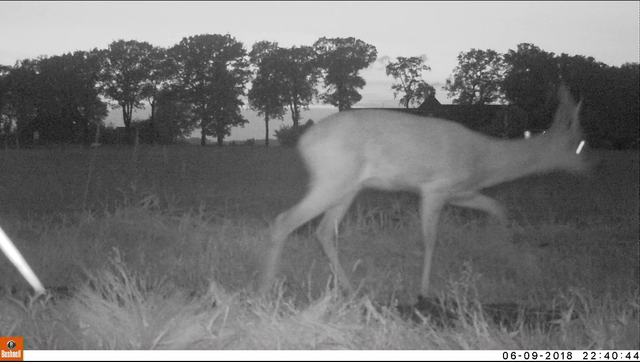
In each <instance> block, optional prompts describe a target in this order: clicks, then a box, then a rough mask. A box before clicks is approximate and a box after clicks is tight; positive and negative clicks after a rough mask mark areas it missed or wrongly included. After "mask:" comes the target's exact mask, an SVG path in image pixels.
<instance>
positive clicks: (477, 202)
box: [447, 192, 508, 226]
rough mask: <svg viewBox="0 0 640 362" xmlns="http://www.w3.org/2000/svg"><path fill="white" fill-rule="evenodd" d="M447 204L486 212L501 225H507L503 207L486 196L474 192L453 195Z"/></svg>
mask: <svg viewBox="0 0 640 362" xmlns="http://www.w3.org/2000/svg"><path fill="white" fill-rule="evenodd" d="M447 202H448V203H449V204H451V205H455V206H460V207H467V208H470V209H476V210H480V211H484V212H487V213H489V214H490V215H493V216H494V217H495V218H496V219H498V221H500V224H501V225H503V226H506V225H507V222H508V220H507V214H506V212H505V211H504V207H503V206H502V205H501V204H500V203H499V202H498V201H496V200H494V199H492V198H490V197H488V196H485V195H482V194H480V193H476V192H469V193H464V194H460V195H455V197H453V198H451V199H449V201H447Z"/></svg>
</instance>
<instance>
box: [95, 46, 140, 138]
mask: <svg viewBox="0 0 640 362" xmlns="http://www.w3.org/2000/svg"><path fill="white" fill-rule="evenodd" d="M152 54H153V46H152V45H151V44H149V43H147V42H139V41H136V40H129V41H125V40H118V41H114V42H112V43H111V44H109V47H108V48H107V49H105V50H102V51H101V52H100V55H101V63H102V64H101V66H102V74H101V81H102V83H103V91H104V94H105V95H106V96H107V97H108V98H109V99H111V100H112V101H113V102H114V103H113V104H112V107H113V108H118V107H121V108H122V120H123V121H124V126H125V127H126V129H127V134H128V136H129V139H130V140H131V119H132V117H133V110H134V109H143V108H144V104H143V103H142V100H143V99H144V97H145V93H144V89H145V88H144V87H145V85H147V84H148V82H149V78H150V73H151V64H152V63H151V59H153V58H152V57H153V55H152Z"/></svg>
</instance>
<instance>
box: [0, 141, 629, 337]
mask: <svg viewBox="0 0 640 362" xmlns="http://www.w3.org/2000/svg"><path fill="white" fill-rule="evenodd" d="M172 151H175V152H169V153H166V154H165V153H164V151H162V149H143V150H140V151H139V153H132V150H109V149H107V150H104V152H103V153H101V154H93V155H92V154H88V153H83V152H85V151H81V150H80V151H77V150H71V151H65V152H62V153H61V154H57V157H56V154H54V153H48V154H42V153H36V152H35V151H29V152H32V154H29V153H25V154H21V153H17V154H13V155H11V156H6V155H3V157H5V156H6V157H5V158H3V159H2V160H1V161H2V162H3V164H2V165H3V166H4V167H5V169H6V170H11V172H8V173H0V181H2V182H0V185H2V187H3V189H2V190H1V191H2V193H0V194H1V195H2V198H3V199H2V201H3V202H2V203H0V207H1V208H2V209H1V210H0V222H1V223H2V227H3V229H4V230H5V231H6V232H7V233H8V235H9V236H10V237H11V238H12V239H13V240H14V242H15V243H16V244H17V245H18V247H19V248H20V250H21V251H22V253H23V254H24V255H25V257H26V259H27V260H28V262H29V263H30V264H31V265H32V267H33V269H34V271H35V272H36V274H37V275H39V276H40V277H41V279H42V281H43V282H44V284H45V285H46V286H47V287H49V288H53V289H51V290H53V292H51V293H50V294H49V295H48V296H47V297H46V298H42V299H38V300H30V299H29V298H28V296H27V293H26V292H25V291H27V290H28V286H27V285H26V283H25V282H24V281H23V280H22V278H21V277H20V275H18V273H17V272H16V271H15V270H14V269H13V267H12V266H11V265H9V264H8V263H0V274H1V275H3V277H4V278H3V281H2V283H4V285H3V291H4V292H5V296H4V297H0V322H1V323H0V335H24V336H25V342H26V344H27V345H26V347H27V349H638V348H639V346H638V340H640V338H639V333H638V323H639V321H638V318H639V317H638V309H639V304H638V284H639V280H640V277H639V275H638V269H639V262H638V259H639V257H638V220H637V218H638V213H637V192H638V191H637V175H636V177H635V179H633V180H632V179H631V176H633V175H634V173H637V160H635V161H633V162H635V166H634V167H635V171H634V170H632V171H629V169H628V167H627V165H628V163H625V162H627V161H625V160H626V159H623V161H624V162H622V163H621V164H616V163H615V162H613V163H609V164H604V165H603V166H601V168H600V170H599V171H598V172H599V174H598V177H597V178H596V179H595V181H594V180H593V179H591V180H589V179H586V180H574V179H571V178H564V177H565V176H553V177H551V178H533V179H529V180H527V181H526V182H524V183H520V184H518V183H513V184H509V185H506V186H505V187H503V188H499V189H493V190H488V193H489V194H491V195H492V196H494V197H496V198H498V199H500V200H501V201H503V202H504V203H505V204H506V205H507V206H508V208H509V210H510V216H511V220H512V221H511V223H510V225H507V227H506V228H504V227H500V226H499V225H495V224H494V221H492V220H491V219H489V218H486V217H485V216H484V215H482V214H479V213H475V212H472V211H465V210H459V209H455V208H448V209H445V212H444V216H443V218H442V222H441V225H440V228H439V239H438V240H439V241H438V246H437V248H436V255H435V260H434V269H433V270H434V272H433V273H434V274H433V277H432V283H433V287H432V293H433V294H432V295H431V297H439V298H440V300H441V301H442V303H443V304H446V305H448V306H450V308H449V309H450V310H449V312H450V314H451V315H452V318H451V323H444V325H443V324H442V323H438V322H437V321H436V320H434V319H433V318H432V317H429V316H426V317H425V319H424V320H422V319H420V318H418V321H417V322H416V320H415V318H413V319H411V318H406V317H405V316H402V315H401V313H399V309H398V308H397V307H396V306H403V305H409V304H413V303H414V302H415V293H416V290H418V287H417V286H418V285H419V284H418V283H419V275H420V273H421V268H422V260H421V259H422V258H421V255H422V251H421V250H422V249H421V237H420V231H419V220H418V213H417V202H416V199H415V197H414V196H412V195H408V194H384V193H376V192H366V193H364V194H363V195H362V197H359V198H358V200H357V201H356V204H355V205H354V207H353V209H352V212H351V213H350V214H349V215H348V216H347V218H346V220H345V222H344V223H343V226H342V228H341V229H340V237H339V248H340V257H341V260H342V263H343V266H344V267H345V269H346V270H347V271H348V272H349V273H350V276H351V280H352V282H354V284H356V285H359V286H360V287H359V291H358V293H357V295H356V296H355V297H354V298H353V299H345V298H344V297H342V296H341V295H340V294H339V293H337V292H336V291H335V290H333V289H332V286H333V282H332V277H331V272H330V270H329V266H328V263H327V262H326V258H325V257H324V255H323V254H322V250H321V248H320V246H319V244H318V243H317V242H316V241H315V240H314V239H313V238H312V234H313V229H314V228H313V223H311V224H310V225H308V226H304V227H302V228H300V229H299V230H298V232H296V233H294V235H292V236H291V237H290V239H289V240H288V241H287V244H286V248H285V249H286V250H285V252H284V255H283V261H282V267H281V273H280V277H281V283H280V284H279V285H278V287H277V288H275V289H274V290H273V292H272V294H271V295H268V296H264V297H259V296H257V295H256V294H255V293H254V292H253V290H254V288H255V284H254V283H255V281H256V280H258V279H259V278H258V277H259V273H260V270H261V267H260V266H261V263H262V261H263V255H264V254H265V252H266V250H267V249H266V248H267V245H268V228H269V222H270V221H271V220H272V219H273V217H274V215H275V213H277V212H279V211H281V210H283V209H284V208H286V207H289V206H291V205H292V204H293V203H294V202H296V201H297V200H298V199H299V197H301V195H302V193H303V192H304V182H305V179H304V177H303V176H301V175H304V173H303V172H301V169H300V168H299V166H300V165H299V164H296V162H297V161H296V157H295V154H291V153H289V152H286V151H285V150H281V149H275V150H270V151H269V152H271V153H269V154H267V153H265V152H264V151H263V150H259V149H249V148H247V149H243V150H242V151H239V152H240V153H237V154H236V153H231V152H230V151H229V150H223V151H222V150H215V151H213V150H211V149H209V150H200V149H195V150H185V149H176V150H172ZM101 152H102V151H101ZM145 152H146V153H145ZM243 152H244V153H243ZM60 155H64V156H65V157H64V158H60ZM92 157H93V161H92ZM100 157H103V159H102V160H103V161H101V162H98V161H97V160H99V159H100ZM107 159H111V161H107ZM27 160H31V162H32V168H31V173H29V172H26V171H24V168H23V167H21V166H23V164H25V163H26V162H27ZM91 165H93V166H91ZM621 165H622V166H621ZM91 167H93V168H91ZM297 167H298V168H297ZM37 170H39V171H38V172H36V171H37ZM89 170H91V172H88V171H89ZM13 171H15V174H14V173H12V172H13ZM39 172H40V173H39ZM21 173H24V174H21ZM34 173H35V174H36V175H37V177H36V176H33V175H34ZM15 175H19V176H20V177H23V178H22V179H17V180H16V179H14V178H13V177H14V176H15ZM43 175H44V176H43ZM43 180H44V181H43ZM45 181H46V182H50V183H49V184H48V186H45V185H44V184H43V182H45ZM53 181H55V182H53ZM567 185H568V186H567ZM8 190H13V191H14V192H8ZM634 193H635V194H634ZM585 195H588V198H587V197H585ZM634 195H635V200H633V197H634ZM39 201H40V203H39ZM634 210H635V213H634ZM55 287H60V288H57V289H56V288H55ZM63 292H64V293H63ZM505 302H515V303H518V305H520V306H522V307H523V308H537V309H543V310H554V311H556V312H557V313H556V314H555V316H554V317H553V318H552V320H551V323H550V324H548V323H547V324H543V323H541V324H538V325H536V324H533V325H531V324H530V323H525V321H524V316H521V319H520V320H519V321H518V320H516V321H512V322H513V323H510V324H509V325H502V326H501V325H499V324H495V323H494V322H493V321H492V318H491V317H490V316H488V315H486V313H484V312H483V308H482V306H483V305H488V304H489V303H505ZM451 306H453V307H451Z"/></svg>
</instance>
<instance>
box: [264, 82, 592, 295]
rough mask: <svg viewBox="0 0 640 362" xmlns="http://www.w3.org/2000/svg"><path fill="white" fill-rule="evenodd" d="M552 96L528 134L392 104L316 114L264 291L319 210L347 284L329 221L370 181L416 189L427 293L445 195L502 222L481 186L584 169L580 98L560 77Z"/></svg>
mask: <svg viewBox="0 0 640 362" xmlns="http://www.w3.org/2000/svg"><path fill="white" fill-rule="evenodd" d="M558 96H559V100H560V102H559V105H558V108H557V110H556V112H555V115H554V119H553V123H552V125H551V127H550V128H549V129H548V132H546V133H544V134H539V135H536V136H533V137H531V138H530V139H519V140H504V139H499V138H494V137H489V136H486V135H483V134H480V133H478V132H474V131H472V130H470V129H468V128H466V127H464V126H463V125H461V124H459V123H456V122H452V121H447V120H443V119H436V118H428V117H421V116H416V115H411V114H406V113H402V112H397V111H389V110H353V111H346V112H340V113H337V114H334V115H332V116H329V117H327V118H325V119H324V120H321V121H319V122H318V123H317V124H316V125H314V126H313V127H312V128H310V129H309V130H308V131H307V133H305V134H304V135H303V137H302V138H301V139H300V142H299V145H298V150H299V151H300V153H301V155H302V158H303V160H304V162H305V164H306V166H307V169H308V171H309V176H310V182H309V189H308V192H307V194H306V196H305V197H304V198H303V199H302V200H301V201H300V202H299V203H298V204H297V205H295V206H293V207H292V208H291V209H289V210H287V211H285V212H283V213H282V214H280V215H278V217H277V218H276V219H275V222H274V224H273V226H272V229H271V241H272V245H271V249H270V252H269V255H268V256H267V260H266V269H265V270H264V274H263V276H262V283H261V291H262V292H265V291H267V290H268V289H269V288H270V287H271V285H272V284H273V282H274V281H275V276H276V272H277V269H278V265H279V260H280V255H281V252H282V248H283V245H284V241H285V239H286V238H287V236H288V235H289V234H290V233H291V232H293V231H294V230H296V229H297V228H298V227H299V226H301V225H303V224H305V223H306V222H308V221H309V220H311V219H313V218H314V217H316V216H318V215H320V214H322V213H324V218H323V219H322V221H321V222H320V225H319V226H318V229H317V230H316V236H317V238H318V240H319V241H320V243H321V245H322V248H323V249H324V252H325V254H326V255H327V257H328V259H329V262H330V263H331V266H332V269H333V272H334V273H335V276H336V279H337V281H338V282H339V284H340V285H341V286H342V287H344V288H345V289H347V290H348V291H352V288H351V284H350V283H349V280H348V278H347V276H346V273H345V272H344V270H343V269H342V266H341V265H340V262H339V260H338V252H337V249H336V246H335V237H336V232H335V228H334V226H335V225H337V224H338V223H339V222H340V220H342V218H343V217H344V215H345V213H346V212H347V210H348V209H349V206H350V205H351V202H352V201H353V199H354V198H355V196H356V195H357V194H358V192H359V191H360V190H362V189H363V188H367V187H371V188H377V189H384V190H410V191H415V192H417V193H419V194H420V196H421V204H420V208H421V209H420V216H421V222H422V234H423V239H424V261H423V272H422V284H421V288H420V292H421V294H422V295H424V296H426V295H427V293H428V291H429V277H430V273H431V261H432V258H433V251H434V247H435V244H436V234H437V226H438V221H439V218H440V213H441V210H442V208H443V206H444V205H445V204H450V205H456V206H461V207H466V208H472V209H477V210H482V211H485V212H487V213H489V214H491V215H493V216H495V217H497V218H498V219H500V220H501V221H502V222H503V223H505V222H506V214H505V212H504V210H503V208H502V206H501V205H500V203H498V202H497V201H495V200H493V199H491V198H489V197H487V196H485V195H482V194H480V193H479V190H481V189H483V188H486V187H489V186H493V185H497V184H500V183H503V182H505V181H509V180H514V179H517V178H521V177H524V176H527V175H532V174H539V173H545V172H551V171H555V170H565V171H570V172H575V173H579V172H581V171H586V170H587V169H588V164H587V162H586V161H585V160H584V158H583V155H580V152H579V151H580V149H581V148H582V146H579V144H582V143H581V142H582V141H583V136H582V131H581V128H580V120H579V111H580V104H579V103H578V104H576V102H575V101H574V100H573V98H572V97H571V95H570V93H569V91H568V89H567V88H566V86H564V85H560V87H559V89H558ZM578 147H579V148H580V149H578ZM576 151H578V152H576Z"/></svg>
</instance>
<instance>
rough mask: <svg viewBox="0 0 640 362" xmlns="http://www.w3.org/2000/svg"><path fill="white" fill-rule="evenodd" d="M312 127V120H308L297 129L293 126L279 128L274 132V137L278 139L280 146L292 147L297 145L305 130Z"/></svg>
mask: <svg viewBox="0 0 640 362" xmlns="http://www.w3.org/2000/svg"><path fill="white" fill-rule="evenodd" d="M312 125H313V120H311V119H309V120H308V121H307V123H305V124H303V125H300V126H298V127H294V126H280V128H279V129H277V130H276V131H275V132H274V135H275V136H276V138H277V139H278V142H279V143H280V146H283V147H294V146H295V145H297V144H298V140H299V139H300V137H301V136H302V135H303V134H304V133H305V132H306V130H307V129H308V128H309V127H311V126H312Z"/></svg>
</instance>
